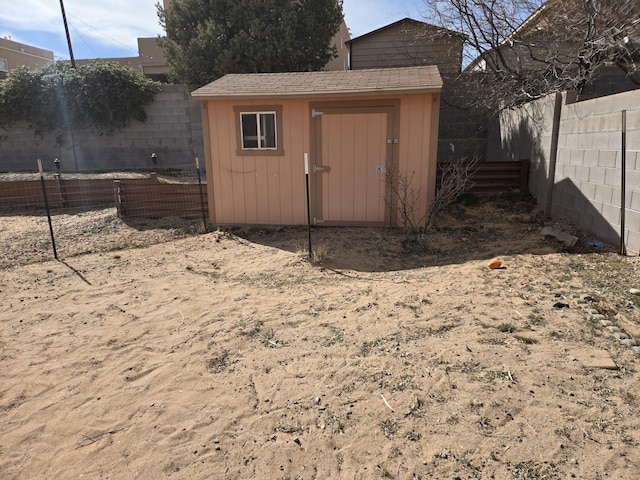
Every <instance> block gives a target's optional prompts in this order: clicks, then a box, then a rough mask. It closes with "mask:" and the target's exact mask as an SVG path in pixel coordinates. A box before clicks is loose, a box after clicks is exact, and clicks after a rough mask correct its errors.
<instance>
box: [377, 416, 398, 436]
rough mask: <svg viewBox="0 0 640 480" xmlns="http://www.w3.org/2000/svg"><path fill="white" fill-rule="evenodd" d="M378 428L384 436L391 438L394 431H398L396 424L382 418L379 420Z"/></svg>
mask: <svg viewBox="0 0 640 480" xmlns="http://www.w3.org/2000/svg"><path fill="white" fill-rule="evenodd" d="M380 428H381V429H382V433H384V436H385V437H387V438H389V439H391V437H393V436H394V435H395V434H396V433H398V424H397V423H396V422H394V421H393V420H383V421H382V422H380Z"/></svg>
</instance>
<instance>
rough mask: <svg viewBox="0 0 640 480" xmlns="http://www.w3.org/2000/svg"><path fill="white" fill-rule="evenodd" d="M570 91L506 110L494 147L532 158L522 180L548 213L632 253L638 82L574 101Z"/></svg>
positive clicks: (638, 157)
mask: <svg viewBox="0 0 640 480" xmlns="http://www.w3.org/2000/svg"><path fill="white" fill-rule="evenodd" d="M573 97H575V95H572V94H571V93H564V94H562V95H560V94H557V95H551V96H549V97H546V98H543V99H540V100H538V101H536V102H532V103H531V104H529V105H525V106H523V107H521V108H519V109H517V110H513V111H508V112H505V113H504V114H503V115H502V118H501V119H500V135H499V138H500V145H497V146H496V145H495V144H493V145H492V149H493V152H495V151H500V152H501V155H502V156H503V158H504V159H505V160H511V159H516V158H518V157H520V158H529V159H530V160H531V174H530V185H529V187H530V190H531V192H532V193H533V194H534V195H535V196H536V198H537V200H538V203H539V204H540V205H541V206H543V207H544V208H545V212H546V213H547V214H548V215H550V216H552V217H557V218H563V219H567V220H570V221H571V222H573V223H574V224H576V225H577V226H579V227H580V228H582V229H583V230H585V231H587V232H589V233H591V234H592V235H593V236H594V239H595V240H599V241H602V242H606V243H609V244H611V245H614V246H619V247H620V251H622V250H623V248H626V251H627V253H629V254H635V255H637V254H638V253H639V252H640V90H634V91H629V92H624V93H619V94H616V95H610V96H606V97H600V98H596V99H591V100H585V101H580V102H575V101H574V98H573ZM623 112H624V113H623ZM623 116H624V118H625V121H624V125H623ZM623 128H624V132H623ZM623 143H624V145H623ZM623 223H624V227H623ZM623 240H624V241H623Z"/></svg>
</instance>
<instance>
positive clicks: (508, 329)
mask: <svg viewBox="0 0 640 480" xmlns="http://www.w3.org/2000/svg"><path fill="white" fill-rule="evenodd" d="M496 328H497V329H498V331H499V332H502V333H513V332H515V331H516V327H514V326H513V325H512V324H510V323H501V324H500V325H498V326H497V327H496Z"/></svg>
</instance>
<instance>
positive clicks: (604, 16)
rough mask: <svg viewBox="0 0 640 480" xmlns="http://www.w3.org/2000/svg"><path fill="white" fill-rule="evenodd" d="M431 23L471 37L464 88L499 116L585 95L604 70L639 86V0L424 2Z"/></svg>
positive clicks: (462, 78) (430, 0)
mask: <svg viewBox="0 0 640 480" xmlns="http://www.w3.org/2000/svg"><path fill="white" fill-rule="evenodd" d="M424 1H425V5H426V7H427V11H428V13H427V14H426V18H427V19H428V20H429V21H430V22H432V23H436V24H438V25H440V26H442V27H445V28H447V29H450V30H455V31H458V32H460V33H463V34H465V35H466V44H465V48H464V55H465V58H464V61H463V64H464V65H465V66H466V69H465V71H464V73H463V74H462V75H461V77H460V79H459V80H460V81H463V82H465V85H466V89H467V90H468V91H469V92H470V93H471V94H472V96H473V99H474V103H475V105H474V106H480V107H483V108H484V109H488V110H492V111H494V112H495V111H498V110H500V109H501V108H505V107H506V108H508V107H512V106H515V105H519V104H521V103H523V102H527V101H530V100H533V99H535V98H538V97H540V96H542V95H545V94H548V93H551V92H558V91H564V90H578V91H582V90H583V89H584V88H585V86H586V85H588V84H589V83H590V82H592V80H593V79H594V78H595V76H596V75H597V74H598V72H599V69H600V67H603V66H615V67H617V68H618V69H619V70H620V71H621V72H623V74H624V75H626V76H627V77H628V78H629V79H630V80H631V81H633V82H635V83H638V85H640V2H638V0H549V1H547V2H542V1H541V0H518V1H514V0H488V1H487V0H424Z"/></svg>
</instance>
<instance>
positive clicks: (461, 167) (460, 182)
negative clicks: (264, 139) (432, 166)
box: [424, 157, 478, 228]
mask: <svg viewBox="0 0 640 480" xmlns="http://www.w3.org/2000/svg"><path fill="white" fill-rule="evenodd" d="M477 164H478V158H477V157H475V158H473V159H471V160H467V159H466V158H463V159H461V160H455V161H452V162H444V163H440V164H438V168H440V169H441V176H440V185H439V186H438V188H437V190H436V195H435V197H433V201H432V202H431V204H430V205H429V209H428V210H427V214H426V216H425V222H424V224H425V226H426V227H427V228H428V227H430V226H432V225H433V221H434V220H435V218H436V216H437V215H438V214H439V213H441V212H442V211H443V210H444V209H445V208H447V207H448V206H449V205H451V204H452V203H453V202H455V201H456V200H458V198H460V196H462V195H464V194H465V193H467V192H468V191H469V190H471V188H472V187H473V185H474V183H473V175H474V174H475V173H476V170H477V169H476V165H477Z"/></svg>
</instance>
